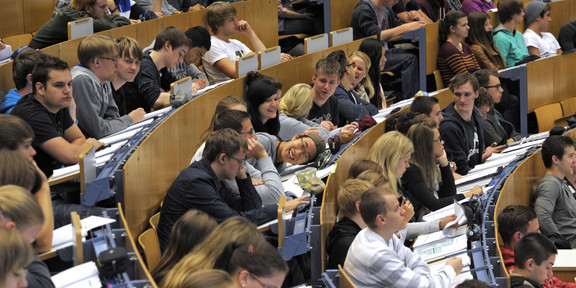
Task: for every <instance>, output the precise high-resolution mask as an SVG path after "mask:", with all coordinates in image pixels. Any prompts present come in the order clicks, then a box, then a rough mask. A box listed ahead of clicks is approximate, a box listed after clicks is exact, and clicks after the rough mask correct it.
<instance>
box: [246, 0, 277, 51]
mask: <svg viewBox="0 0 576 288" xmlns="http://www.w3.org/2000/svg"><path fill="white" fill-rule="evenodd" d="M239 3H242V4H243V5H244V6H245V7H246V8H245V12H244V13H245V14H244V17H245V19H246V20H247V21H248V23H250V26H251V27H252V29H254V31H256V35H258V38H260V40H262V43H264V46H266V47H274V46H277V45H278V17H277V16H278V8H277V6H276V5H277V2H276V0H262V1H261V2H260V3H261V4H258V2H255V1H242V2H239ZM265 15H274V17H273V18H274V20H272V19H271V18H272V17H262V16H265Z"/></svg>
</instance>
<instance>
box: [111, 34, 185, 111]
mask: <svg viewBox="0 0 576 288" xmlns="http://www.w3.org/2000/svg"><path fill="white" fill-rule="evenodd" d="M189 48H190V40H189V39H188V37H186V34H184V32H183V31H182V30H180V28H176V27H172V26H170V27H167V28H164V29H162V30H161V31H160V32H159V33H158V35H156V40H155V43H154V47H153V48H152V51H151V52H150V53H149V54H144V57H143V59H142V64H141V65H140V71H139V72H138V75H137V76H136V78H134V82H129V83H126V84H124V86H123V87H122V90H123V93H124V96H125V97H126V111H132V110H135V109H137V108H140V107H141V108H144V111H146V112H147V113H148V112H150V111H152V110H158V109H161V108H164V107H165V106H167V105H168V104H170V93H169V92H164V91H169V90H170V84H171V83H172V82H175V81H177V80H178V79H176V77H174V75H172V73H169V72H168V68H173V67H174V66H176V64H178V63H181V62H182V61H183V60H184V56H185V55H186V52H187V51H188V49H189ZM193 91H195V90H194V89H193Z"/></svg>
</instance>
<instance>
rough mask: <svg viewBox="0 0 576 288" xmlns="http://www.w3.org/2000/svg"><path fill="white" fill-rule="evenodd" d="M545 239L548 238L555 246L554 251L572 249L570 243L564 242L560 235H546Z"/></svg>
mask: <svg viewBox="0 0 576 288" xmlns="http://www.w3.org/2000/svg"><path fill="white" fill-rule="evenodd" d="M546 237H548V239H550V240H551V241H552V242H554V245H556V249H572V245H570V242H568V240H566V238H564V237H562V235H560V234H557V233H554V234H548V235H546Z"/></svg>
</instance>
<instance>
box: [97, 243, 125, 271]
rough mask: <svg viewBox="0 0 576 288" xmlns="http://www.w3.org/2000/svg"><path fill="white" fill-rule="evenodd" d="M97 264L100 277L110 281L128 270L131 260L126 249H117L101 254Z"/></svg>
mask: <svg viewBox="0 0 576 288" xmlns="http://www.w3.org/2000/svg"><path fill="white" fill-rule="evenodd" d="M96 264H98V271H100V276H102V277H103V278H105V279H109V278H112V277H114V275H116V274H119V273H124V272H125V271H126V270H128V268H129V266H130V265H129V264H130V258H129V257H128V254H127V253H126V249H124V247H116V248H111V249H108V250H104V251H102V252H100V254H98V261H97V262H96Z"/></svg>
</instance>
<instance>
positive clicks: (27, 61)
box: [12, 49, 46, 90]
mask: <svg viewBox="0 0 576 288" xmlns="http://www.w3.org/2000/svg"><path fill="white" fill-rule="evenodd" d="M45 56H46V54H45V53H44V52H42V51H41V50H35V49H25V50H23V51H22V52H20V54H18V57H16V59H14V62H13V63H12V80H13V81H14V84H15V85H16V89H18V90H20V89H22V88H24V87H26V85H27V84H28V80H26V77H27V76H28V74H31V73H32V70H34V66H36V63H39V62H41V61H43V59H44V57H45Z"/></svg>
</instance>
